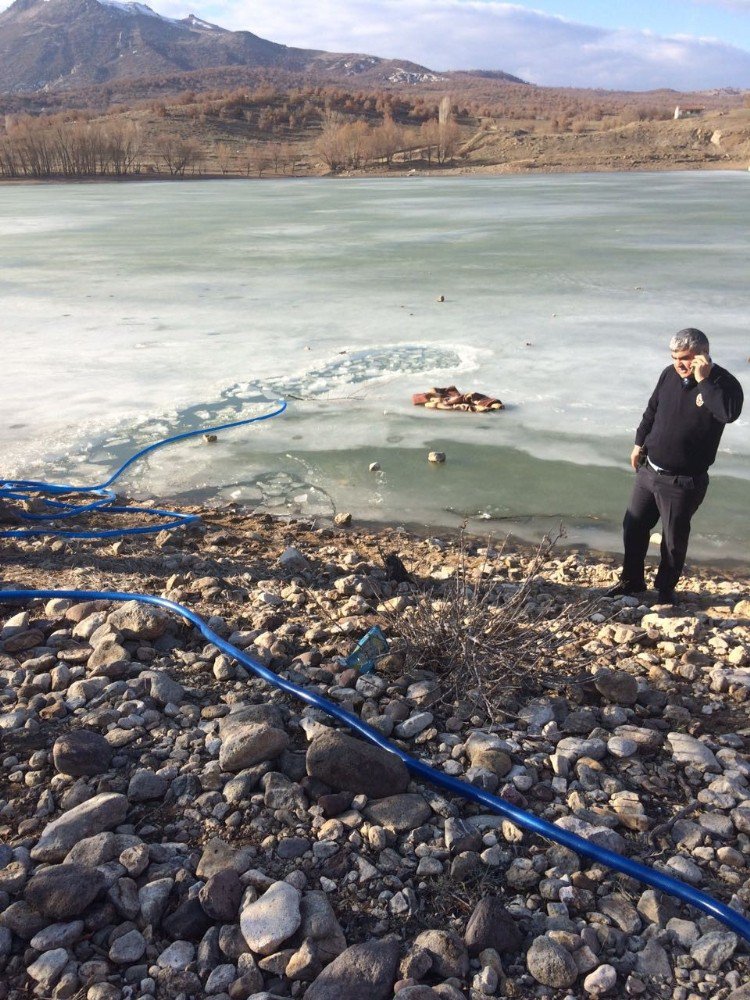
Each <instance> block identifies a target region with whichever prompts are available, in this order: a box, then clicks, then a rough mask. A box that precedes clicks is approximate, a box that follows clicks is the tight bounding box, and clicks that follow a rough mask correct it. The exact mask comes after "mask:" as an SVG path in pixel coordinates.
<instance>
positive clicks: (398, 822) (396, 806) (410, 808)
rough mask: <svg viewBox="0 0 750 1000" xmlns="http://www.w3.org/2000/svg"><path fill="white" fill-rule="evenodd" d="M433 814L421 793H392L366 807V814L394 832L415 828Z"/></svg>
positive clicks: (373, 821) (374, 821) (375, 822)
mask: <svg viewBox="0 0 750 1000" xmlns="http://www.w3.org/2000/svg"><path fill="white" fill-rule="evenodd" d="M431 814H432V810H431V809H430V807H429V806H428V805H427V803H426V802H425V800H424V799H423V798H422V796H421V795H409V794H408V793H407V794H405V795H391V796H389V797H388V798H387V799H380V800H379V801H378V802H373V803H371V804H370V805H369V806H368V807H367V809H365V816H366V817H367V819H368V820H369V821H370V822H371V823H374V824H375V825H376V826H382V827H385V829H386V830H391V831H392V832H393V833H403V831H404V830H414V829H415V828H416V827H418V826H421V825H422V823H424V822H425V820H427V819H428V818H429V817H430V815H431Z"/></svg>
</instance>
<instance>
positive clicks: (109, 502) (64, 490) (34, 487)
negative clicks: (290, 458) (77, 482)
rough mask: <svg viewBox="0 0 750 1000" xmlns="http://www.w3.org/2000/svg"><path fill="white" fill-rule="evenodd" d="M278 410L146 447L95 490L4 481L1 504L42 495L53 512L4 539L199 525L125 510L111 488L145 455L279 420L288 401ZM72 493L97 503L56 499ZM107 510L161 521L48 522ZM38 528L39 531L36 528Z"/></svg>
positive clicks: (168, 513)
mask: <svg viewBox="0 0 750 1000" xmlns="http://www.w3.org/2000/svg"><path fill="white" fill-rule="evenodd" d="M275 405H276V408H275V409H274V410H271V411H270V412H269V413H262V414H260V415H259V416H257V417H246V418H245V419H244V420H233V421H231V422H230V423H226V424H217V425H216V426H214V427H200V428H198V429H197V430H194V431H183V432H182V433H181V434H173V435H172V437H167V438H163V439H162V440H161V441H155V442H154V443H153V444H149V445H146V447H145V448H141V450H140V451H137V452H136V453H135V454H134V455H131V456H130V458H129V459H128V460H127V461H126V462H123V464H122V465H121V466H120V467H119V469H116V470H115V471H114V472H113V473H112V475H111V476H110V477H109V479H105V480H104V482H103V483H97V484H96V485H95V486H68V485H65V484H63V483H47V482H44V481H41V480H34V479H5V480H2V481H0V500H3V499H6V500H26V499H28V498H29V497H31V496H38V495H41V498H42V500H43V502H44V504H45V505H46V506H47V507H48V508H49V511H48V512H42V513H29V512H26V511H23V512H19V516H20V517H21V518H22V519H23V520H24V521H27V522H28V523H29V525H30V527H28V528H27V527H17V528H7V529H3V530H0V538H28V537H29V536H31V535H56V536H58V537H60V538H118V537H120V536H121V535H148V534H151V533H153V532H157V531H166V530H169V529H171V528H184V527H187V526H188V525H189V524H195V523H196V522H197V521H199V520H200V517H199V516H198V514H182V513H180V512H179V511H176V510H161V509H160V508H158V507H125V506H119V505H117V504H115V503H114V501H115V500H116V499H117V496H116V494H115V491H114V490H113V489H111V488H110V487H111V486H112V484H113V483H114V482H115V480H116V479H119V478H120V476H121V475H122V474H123V472H125V470H126V469H128V468H130V466H131V465H133V464H134V463H135V462H138V461H140V459H142V458H143V457H144V456H145V455H148V454H150V453H151V452H152V451H156V449H157V448H164V447H165V446H166V445H168V444H174V443H175V442H176V441H185V440H187V438H192V437H197V436H198V435H199V434H210V433H215V432H217V431H226V430H229V429H230V428H232V427H242V426H244V425H245V424H255V423H258V422H259V421H261V420H270V419H271V417H278V416H279V414H281V413H283V412H284V410H285V409H286V407H287V404H286V401H285V400H278V401H277V403H276V404H275ZM69 493H86V494H88V495H89V496H93V497H95V498H96V499H94V500H91V501H89V502H88V503H83V504H74V503H71V502H70V501H67V500H57V499H55V497H60V496H64V495H66V494H69ZM103 510H106V512H107V513H108V514H149V515H150V516H152V517H155V518H157V522H156V524H148V525H138V526H136V527H130V528H102V529H99V530H91V531H80V530H79V531H64V530H62V529H60V528H54V527H50V525H49V524H47V522H48V521H53V520H54V521H57V520H60V519H61V518H66V517H77V516H80V515H82V514H90V513H92V512H93V511H103ZM35 524H38V525H39V526H38V527H34V525H35Z"/></svg>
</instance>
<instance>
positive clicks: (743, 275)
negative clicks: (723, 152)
mask: <svg viewBox="0 0 750 1000" xmlns="http://www.w3.org/2000/svg"><path fill="white" fill-rule="evenodd" d="M746 185H747V180H746V178H745V177H744V176H742V175H739V174H736V175H729V174H721V173H711V174H708V175H707V174H700V175H695V174H689V173H685V174H659V175H637V176H636V175H606V176H580V177H563V176H555V177H533V178H532V177H502V178H492V179H477V178H470V179H462V178H452V179H443V180H437V179H429V180H425V181H422V180H421V179H418V178H410V179H409V180H408V181H407V180H390V179H388V180H351V181H348V180H342V181H337V182H336V183H335V184H331V183H329V182H326V181H316V180H304V181H295V182H293V183H288V182H284V181H274V180H269V181H263V182H254V181H248V182H247V183H243V184H239V183H231V184H229V183H223V182H205V181H201V182H181V183H175V184H163V183H159V184H156V183H149V182H145V183H140V184H130V185H121V184H112V185H109V184H100V185H96V186H73V185H60V186H57V185H49V186H38V185H35V186H29V187H25V186H19V185H14V186H13V188H12V189H11V188H5V189H2V188H0V236H4V237H7V238H5V239H2V242H1V243H0V247H1V249H0V292H1V293H2V303H3V321H2V323H3V325H2V332H1V333H0V336H2V342H3V345H4V348H5V350H4V355H3V370H4V374H5V378H4V380H3V382H4V388H3V393H2V395H1V397H0V441H1V443H2V448H3V455H4V460H3V473H4V475H6V476H20V475H24V476H29V475H40V474H42V473H44V474H47V475H49V476H52V475H58V476H61V477H64V478H74V479H75V480H76V481H78V482H83V481H89V482H91V481H97V480H100V479H102V478H104V477H105V475H106V473H108V472H109V471H110V470H111V469H112V468H113V467H115V465H116V464H118V463H119V462H121V461H123V460H124V459H125V458H127V457H128V455H129V454H130V453H131V452H132V451H133V450H135V449H136V448H137V447H141V446H142V445H144V444H146V443H149V442H150V441H151V440H154V439H155V438H158V437H161V436H163V435H167V434H172V433H175V432H179V431H181V430H184V429H187V428H191V427H198V426H203V425H205V424H207V423H220V422H225V421H227V420H234V419H238V418H239V417H240V416H243V415H249V414H252V413H256V412H261V410H262V409H263V407H264V406H267V405H268V401H270V400H274V399H276V398H278V397H280V396H284V397H285V398H288V400H289V402H290V407H289V410H288V412H287V414H285V415H284V416H283V417H282V418H279V419H277V420H274V421H269V422H266V423H263V424H259V425H255V426H254V427H248V428H244V429H239V430H236V431H231V432H229V433H228V434H226V435H222V437H221V438H220V440H219V442H217V444H216V445H212V446H210V447H209V446H206V445H205V444H204V443H202V442H201V441H200V439H198V440H197V441H195V442H190V443H188V444H185V445H181V446H179V447H176V448H172V449H170V450H169V452H161V453H156V454H155V455H153V456H151V457H149V459H148V460H147V461H146V462H145V463H143V464H142V465H139V466H138V467H136V468H133V469H132V470H130V471H129V472H128V479H127V485H128V487H129V488H130V489H131V490H133V491H135V492H137V491H141V492H143V493H153V494H154V495H159V496H165V495H183V496H184V495H191V496H201V497H203V498H207V497H214V498H219V497H228V496H232V495H237V496H241V497H245V498H247V499H248V502H253V503H255V502H257V503H265V504H270V503H272V502H273V503H274V504H276V505H277V506H282V507H283V506H284V505H288V509H290V510H291V509H295V510H299V511H303V510H307V511H308V512H309V511H317V512H323V511H324V510H330V509H331V505H332V504H334V505H337V506H338V507H341V506H343V505H347V506H349V507H351V508H353V509H354V510H355V513H356V512H359V513H360V514H361V515H362V516H371V517H373V518H380V519H389V518H392V519H404V520H411V521H426V522H429V523H436V524H439V523H454V522H456V521H457V520H458V519H459V518H460V517H461V516H463V515H464V514H468V515H470V516H472V517H477V518H479V519H480V520H482V521H487V520H489V522H491V523H498V524H504V523H505V519H506V518H516V519H517V520H518V522H519V523H520V524H523V523H527V522H526V521H524V519H525V518H528V517H531V518H536V519H537V522H538V523H542V522H543V520H544V519H545V518H547V519H549V518H554V517H556V516H557V515H563V516H564V517H565V518H566V519H567V521H568V523H570V524H572V523H573V522H575V523H577V524H579V526H580V528H577V529H576V530H580V531H581V532H583V533H584V534H586V532H587V531H588V532H589V534H588V535H587V536H586V537H588V538H589V539H596V540H597V543H598V544H601V542H600V539H601V538H602V537H607V538H609V540H610V543H611V544H613V545H615V546H616V545H617V544H618V542H617V535H618V534H619V528H618V522H619V520H620V519H621V516H622V507H623V506H624V503H625V494H626V492H627V489H628V484H629V481H630V480H629V472H628V469H627V456H628V454H629V452H630V447H631V442H632V436H633V430H634V428H635V426H636V425H637V423H638V421H639V419H640V415H641V412H642V410H643V408H644V406H645V403H646V400H647V398H648V395H649V393H650V392H651V390H652V388H653V385H654V384H655V382H656V378H657V377H658V374H659V372H660V371H661V369H662V368H663V367H664V366H665V365H666V364H668V363H669V356H668V350H667V346H668V340H669V337H670V335H671V334H672V333H673V332H674V331H675V330H677V329H679V328H681V327H684V326H698V327H700V328H702V329H704V330H706V332H707V333H708V334H709V336H710V337H711V338H712V353H713V355H714V357H715V358H716V359H717V360H718V361H719V362H720V363H723V364H725V365H726V366H727V367H728V368H730V369H731V370H732V371H734V372H735V374H737V376H738V377H739V378H740V379H741V381H743V382H744V384H745V386H746V387H747V386H748V378H747V371H748V367H747V361H746V358H747V353H748V350H747V343H746V311H745V308H744V302H745V295H746V292H745V286H746V281H747V260H748V255H749V252H750V203H749V202H748V199H747V198H746V197H744V195H745V187H746ZM706 248H709V250H708V252H706ZM441 295H443V296H445V301H444V302H438V301H437V300H438V297H439V296H441ZM451 383H456V384H457V385H458V386H459V388H461V389H464V390H468V389H481V390H483V391H484V392H487V393H491V394H493V395H497V396H499V397H500V398H501V399H502V400H503V401H504V403H505V404H506V407H507V409H506V410H505V411H503V412H501V413H495V414H485V415H470V414H461V413H458V414H455V413H454V414H447V413H438V412H434V411H424V410H422V409H418V408H415V407H413V406H412V405H411V394H412V393H413V392H417V391H420V390H424V389H426V388H429V387H430V386H431V385H447V384H451ZM749 426H750V418H749V417H743V418H742V419H741V420H740V421H738V422H737V423H736V424H735V425H733V426H732V427H730V428H728V429H727V431H726V433H725V436H724V439H723V442H722V452H721V454H720V456H719V460H718V462H717V465H716V466H715V473H716V475H715V476H712V479H714V482H713V485H712V488H711V491H710V493H709V500H708V501H707V504H706V512H705V516H704V512H703V511H701V513H700V514H699V515H698V517H697V518H696V522H695V531H696V535H695V545H694V546H693V551H698V548H699V547H700V545H701V538H704V539H705V547H706V549H707V551H709V552H710V553H711V554H715V553H716V552H719V553H721V552H726V553H733V554H736V553H737V552H738V551H740V552H741V554H744V555H745V556H746V555H747V554H748V553H750V540H749V539H750V527H749V526H748V524H747V518H746V515H743V514H742V511H743V510H746V509H747V506H748V501H750V430H749ZM430 447H437V448H439V449H440V450H443V451H446V452H447V453H448V463H447V464H446V467H445V468H444V469H442V470H437V474H436V475H432V474H431V473H432V472H435V471H436V470H426V469H425V466H426V462H424V461H423V459H424V455H425V450H426V449H429V448H430ZM287 456H289V457H287ZM498 456H503V463H502V464H498V461H497V459H498ZM375 459H377V460H378V461H380V462H381V464H382V466H383V470H384V473H383V476H382V477H373V476H372V475H371V474H368V473H367V465H368V464H369V462H370V461H373V460H375ZM358 463H363V464H364V470H365V472H364V473H362V470H361V468H360V467H359V465H358ZM275 477H276V478H275ZM278 477H280V478H278ZM561 498H565V503H560V500H561ZM532 501H533V502H532ZM702 531H703V532H705V534H701V532H702ZM738 546H739V549H738Z"/></svg>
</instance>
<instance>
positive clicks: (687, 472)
mask: <svg viewBox="0 0 750 1000" xmlns="http://www.w3.org/2000/svg"><path fill="white" fill-rule="evenodd" d="M669 348H670V351H671V352H672V364H671V365H670V366H669V367H668V368H665V369H664V371H663V372H662V373H661V376H660V377H659V381H658V382H657V383H656V388H655V389H654V392H653V394H652V396H651V399H649V401H648V406H647V407H646V410H645V412H644V414H643V419H642V420H641V423H640V426H639V427H638V430H637V431H636V435H635V447H634V448H633V451H632V453H631V455H630V464H631V465H632V466H633V468H634V469H635V471H636V480H635V485H634V486H633V493H632V496H631V497H630V503H629V505H628V509H627V511H626V513H625V519H624V521H623V537H624V542H625V558H624V560H623V566H622V574H621V576H620V582H619V583H618V584H617V585H616V586H614V587H612V589H611V590H610V591H608V595H609V596H610V597H616V596H618V595H620V594H637V593H640V592H641V591H644V590H645V589H646V581H645V578H644V562H645V559H646V551H647V550H648V543H649V538H650V535H651V530H652V528H653V527H654V525H655V524H656V522H657V521H658V520H659V518H661V524H662V542H661V561H660V562H659V568H658V570H657V572H656V578H655V580H654V585H655V586H656V589H657V590H658V591H659V599H660V601H662V602H663V603H669V604H671V603H673V602H674V588H675V585H676V584H677V581H678V580H679V578H680V575H681V573H682V567H683V565H684V563H685V555H686V554H687V547H688V539H689V537H690V519H691V518H692V516H693V514H694V513H695V512H696V510H697V509H698V507H699V506H700V505H701V503H702V502H703V498H704V497H705V495H706V489H707V487H708V468H709V466H710V465H712V464H713V461H714V459H715V458H716V451H717V448H718V447H719V440H720V439H721V435H722V432H723V430H724V425H725V424H731V423H732V421H734V420H736V419H737V417H739V415H740V413H741V411H742V402H743V394H742V386H741V385H740V383H739V382H738V381H737V379H736V378H735V377H734V376H733V375H731V374H730V373H729V372H728V371H727V370H726V369H725V368H721V367H720V366H719V365H716V364H714V363H713V362H712V361H711V357H710V355H709V353H708V351H709V344H708V338H707V337H706V335H705V333H702V332H701V331H700V330H695V329H693V328H692V327H689V328H688V329H686V330H680V332H679V333H676V334H675V335H674V337H672V340H671V341H670V344H669Z"/></svg>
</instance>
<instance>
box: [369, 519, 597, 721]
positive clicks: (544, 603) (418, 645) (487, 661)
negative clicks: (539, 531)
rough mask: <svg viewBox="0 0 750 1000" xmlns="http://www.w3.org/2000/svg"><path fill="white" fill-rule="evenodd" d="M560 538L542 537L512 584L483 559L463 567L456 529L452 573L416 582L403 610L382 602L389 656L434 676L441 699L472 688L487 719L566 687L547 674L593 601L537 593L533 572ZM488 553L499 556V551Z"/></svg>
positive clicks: (493, 562)
mask: <svg viewBox="0 0 750 1000" xmlns="http://www.w3.org/2000/svg"><path fill="white" fill-rule="evenodd" d="M561 536H562V531H560V532H558V533H557V534H556V535H555V536H554V537H549V536H545V538H544V539H543V541H542V542H541V543H540V545H539V546H538V548H537V549H536V551H535V552H534V554H533V556H532V557H531V558H530V560H529V561H528V564H527V565H526V567H525V575H524V576H523V578H522V579H521V580H520V581H515V582H511V581H509V580H508V576H507V573H503V571H502V568H501V567H500V565H499V564H498V562H497V560H496V559H495V560H491V557H490V556H489V555H488V556H485V558H484V559H483V560H482V561H480V562H479V564H478V565H476V566H475V567H474V568H472V567H470V565H469V561H468V553H467V548H466V539H465V537H464V534H463V532H462V533H461V536H460V542H459V549H458V556H457V565H456V568H455V572H454V573H453V575H452V576H451V577H450V578H449V579H448V580H446V581H445V582H444V583H443V584H442V586H440V587H439V589H437V590H436V588H435V584H434V582H433V581H430V583H429V584H428V585H427V586H426V587H421V588H420V587H418V586H416V585H415V586H414V587H413V588H412V591H411V593H410V594H409V595H408V596H410V597H411V598H412V600H413V602H414V603H413V604H412V605H411V606H410V607H407V608H406V609H405V610H403V611H397V610H396V608H397V607H398V602H397V601H396V602H394V601H387V600H386V601H385V602H383V603H382V604H381V608H382V609H383V610H382V612H381V614H382V617H383V619H384V621H383V626H384V629H385V631H386V632H387V633H388V634H389V635H390V636H392V637H395V640H394V643H393V648H394V651H398V652H401V653H402V654H403V656H404V659H405V660H406V662H407V663H408V666H409V668H410V669H413V668H416V669H425V670H430V671H433V672H435V673H436V674H437V675H438V676H439V677H440V679H441V684H442V687H443V690H444V692H445V695H446V697H448V698H458V699H460V698H462V697H465V696H466V694H467V692H468V691H469V690H470V689H474V690H475V691H476V692H478V697H479V699H480V700H481V702H482V703H483V704H484V707H485V709H486V711H487V713H488V715H489V717H490V719H491V720H492V721H493V722H496V721H498V720H499V719H500V718H501V717H507V715H508V714H509V713H508V712H507V711H506V710H505V709H506V707H507V702H508V698H509V696H510V695H512V694H514V693H518V692H520V691H521V690H528V691H538V690H539V689H540V688H554V687H562V686H564V685H565V684H566V683H568V682H570V681H571V678H570V677H568V676H565V675H563V674H562V673H560V672H559V671H558V672H552V673H550V671H549V666H550V664H551V663H552V662H553V661H554V659H555V658H556V656H558V655H559V653H560V650H561V647H564V646H567V645H569V644H571V642H574V641H575V633H576V629H577V628H578V627H579V626H580V625H581V623H582V622H585V621H587V620H588V619H589V617H590V615H591V613H592V611H593V610H594V608H595V607H596V606H597V600H596V599H594V600H584V601H568V602H564V603H563V604H562V605H561V606H560V605H559V604H558V603H556V602H555V601H554V600H551V599H550V598H549V597H548V596H547V595H546V594H545V593H544V592H543V586H542V580H541V577H540V572H541V570H542V568H543V566H544V564H545V563H546V562H547V560H548V558H549V556H550V553H551V551H552V549H553V548H554V546H555V544H556V542H557V541H558V540H559V539H560V537H561ZM487 551H488V553H489V552H491V547H490V545H489V544H488V546H487ZM494 555H495V556H497V557H501V556H502V555H503V549H501V550H500V551H499V552H496V553H495V554H494ZM402 589H403V588H402ZM565 673H566V674H567V673H568V668H566V671H565Z"/></svg>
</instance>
